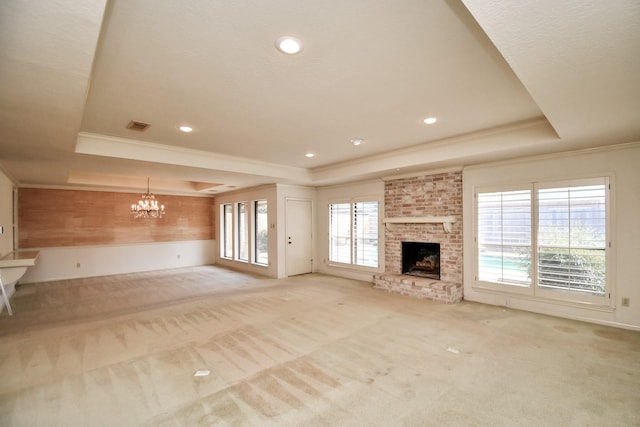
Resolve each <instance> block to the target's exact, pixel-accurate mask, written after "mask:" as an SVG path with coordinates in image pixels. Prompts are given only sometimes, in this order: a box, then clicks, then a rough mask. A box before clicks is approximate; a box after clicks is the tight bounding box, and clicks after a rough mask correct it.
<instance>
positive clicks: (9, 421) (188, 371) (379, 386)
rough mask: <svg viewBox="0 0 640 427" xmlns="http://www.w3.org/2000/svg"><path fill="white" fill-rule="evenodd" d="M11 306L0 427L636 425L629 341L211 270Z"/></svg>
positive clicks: (637, 352)
mask: <svg viewBox="0 0 640 427" xmlns="http://www.w3.org/2000/svg"><path fill="white" fill-rule="evenodd" d="M12 304H13V307H14V310H15V315H14V316H13V317H9V316H8V315H7V314H6V311H5V312H4V313H3V314H2V315H1V316H0V425H2V426H38V427H41V426H65V427H71V426H82V427H86V426H312V427H313V426H334V427H335V426H447V425H449V426H501V425H503V426H520V425H522V426H630V425H640V333H638V332H633V331H627V330H621V329H614V328H608V327H603V326H598V325H592V324H587V323H581V322H576V321H571V320H565V319H559V318H553V317H547V316H542V315H537V314H532V313H526V312H520V311H516V310H510V309H505V308H502V307H493V306H486V305H481V304H475V303H468V302H463V303H461V304H458V305H453V306H447V305H441V304H437V303H432V302H428V301H424V300H416V299H412V298H409V297H403V296H398V295H393V294H388V293H385V292H384V291H380V290H375V289H373V288H372V287H371V285H370V284H368V283H363V282H357V281H352V280H346V279H340V278H335V277H330V276H324V275H315V274H314V275H305V276H299V277H293V278H289V279H286V280H272V279H264V278H260V277H255V276H251V275H246V274H242V273H237V272H232V271H229V270H225V269H221V268H217V267H197V268H188V269H179V270H169V271H160V272H150V273H140V274H129V275H121V276H112V277H104V278H91V279H82V280H68V281H59V282H51V283H42V284H30V285H21V286H19V287H18V289H17V292H16V294H15V296H14V297H13V299H12ZM197 370H210V371H211V374H210V375H209V376H205V377H194V376H193V375H194V373H195V372H196V371H197Z"/></svg>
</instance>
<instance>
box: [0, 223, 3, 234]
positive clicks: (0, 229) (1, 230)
mask: <svg viewBox="0 0 640 427" xmlns="http://www.w3.org/2000/svg"><path fill="white" fill-rule="evenodd" d="M2 233H4V227H3V226H1V225H0V234H2Z"/></svg>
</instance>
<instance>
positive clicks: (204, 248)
mask: <svg viewBox="0 0 640 427" xmlns="http://www.w3.org/2000/svg"><path fill="white" fill-rule="evenodd" d="M215 246H216V241H215V240H192V241H182V242H161V243H139V244H127V245H109V246H77V247H59V248H40V249H38V248H35V249H33V250H38V251H40V256H39V257H38V261H37V263H36V265H35V266H34V267H30V268H29V269H27V273H26V274H25V275H24V276H23V278H22V279H21V280H20V283H33V282H47V281H51V280H62V279H72V278H78V277H94V276H107V275H111V274H125V273H134V272H139V271H152V270H163V269H168V268H178V267H191V266H196V265H206V264H213V263H214V261H215V257H214V248H215ZM78 264H79V266H78Z"/></svg>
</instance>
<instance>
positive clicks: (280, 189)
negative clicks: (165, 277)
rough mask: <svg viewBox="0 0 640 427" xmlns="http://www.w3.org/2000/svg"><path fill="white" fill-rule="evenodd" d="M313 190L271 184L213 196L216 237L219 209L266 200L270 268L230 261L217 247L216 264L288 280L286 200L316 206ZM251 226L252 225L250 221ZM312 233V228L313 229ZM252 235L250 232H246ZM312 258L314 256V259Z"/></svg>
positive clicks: (218, 232)
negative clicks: (234, 204) (226, 205)
mask: <svg viewBox="0 0 640 427" xmlns="http://www.w3.org/2000/svg"><path fill="white" fill-rule="evenodd" d="M315 194H316V192H315V189H314V188H311V187H305V186H299V185H285V184H274V185H267V186H261V187H255V188H250V189H246V190H238V191H234V192H231V193H224V194H221V195H219V196H216V199H215V207H214V211H215V218H216V220H215V223H216V235H217V236H218V240H219V241H220V239H221V238H222V236H220V206H221V205H223V204H225V203H238V202H251V201H254V200H266V201H267V206H268V208H267V209H268V214H267V217H268V219H269V266H268V267H265V266H261V265H256V264H252V263H251V262H242V261H235V260H229V259H225V258H221V257H220V247H219V246H220V245H218V246H216V263H217V264H218V265H222V266H225V267H229V268H233V269H236V270H241V271H246V272H251V273H256V274H261V275H265V276H268V277H274V278H283V277H287V273H286V271H287V270H286V246H285V245H286V236H285V233H286V229H287V227H286V223H285V221H286V218H285V208H286V201H287V199H297V200H310V201H311V202H312V206H313V205H314V203H315ZM249 226H250V227H251V222H249ZM314 230H315V227H314ZM249 233H251V230H249ZM314 258H315V256H314Z"/></svg>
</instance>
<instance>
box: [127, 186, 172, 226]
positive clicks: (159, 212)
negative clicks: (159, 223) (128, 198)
mask: <svg viewBox="0 0 640 427" xmlns="http://www.w3.org/2000/svg"><path fill="white" fill-rule="evenodd" d="M164 214H165V210H164V205H159V206H158V201H157V200H156V196H154V195H153V194H151V193H150V192H149V178H148V177H147V192H146V193H144V194H143V195H142V198H141V199H140V200H139V201H138V204H137V205H131V215H132V216H133V217H134V218H162V217H163V216H164Z"/></svg>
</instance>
